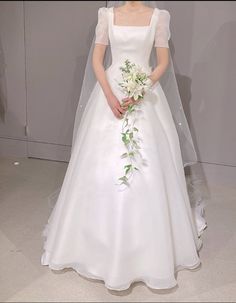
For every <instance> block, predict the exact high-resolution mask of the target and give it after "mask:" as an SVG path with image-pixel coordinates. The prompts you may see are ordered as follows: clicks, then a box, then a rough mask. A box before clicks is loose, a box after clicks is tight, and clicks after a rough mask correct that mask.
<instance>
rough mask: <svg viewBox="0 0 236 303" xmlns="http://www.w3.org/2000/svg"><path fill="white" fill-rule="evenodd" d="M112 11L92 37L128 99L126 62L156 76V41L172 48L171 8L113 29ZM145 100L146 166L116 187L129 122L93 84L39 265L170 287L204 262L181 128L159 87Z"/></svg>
mask: <svg viewBox="0 0 236 303" xmlns="http://www.w3.org/2000/svg"><path fill="white" fill-rule="evenodd" d="M113 14H114V11H113V8H112V7H111V8H106V7H102V8H100V9H99V13H98V18H99V20H98V25H97V28H96V35H97V36H96V42H95V43H103V44H108V43H110V45H111V51H112V65H111V66H110V67H109V68H108V69H107V70H106V75H107V79H108V81H109V83H110V85H111V88H112V90H113V92H114V94H115V95H116V96H117V97H118V99H119V100H121V98H123V97H124V95H123V94H122V92H121V91H120V89H119V88H118V85H117V80H120V79H121V71H120V70H119V67H120V65H121V64H122V63H123V62H124V60H125V59H127V58H129V59H130V60H131V61H133V62H135V63H137V64H139V65H141V66H142V68H143V69H144V70H145V71H146V72H147V73H150V71H151V69H150V67H149V64H148V60H149V55H150V52H151V49H152V47H153V43H155V46H166V47H168V37H167V36H166V35H165V30H167V28H166V27H165V26H166V24H165V20H166V18H168V14H169V13H168V11H165V10H159V9H157V8H156V9H154V11H153V15H152V18H151V22H150V24H149V26H119V25H115V24H114V22H113ZM161 20H163V24H161V23H159V25H158V21H159V22H160V21H161ZM157 26H159V29H160V31H159V33H160V34H159V35H157V34H156V33H157V32H156V27H157ZM161 32H162V33H163V35H162V34H161ZM108 39H109V42H108ZM139 106H140V108H139V110H138V113H137V120H136V126H137V128H138V129H139V132H138V135H139V138H140V145H141V150H140V152H141V154H142V156H143V158H145V162H146V165H141V164H140V166H139V171H136V172H135V174H134V176H133V178H132V182H131V184H130V186H129V187H126V188H124V187H121V186H120V185H117V179H118V178H119V177H120V176H122V175H123V166H124V164H125V162H126V159H122V158H121V157H120V155H121V154H122V153H124V152H125V146H124V143H123V142H122V140H121V134H120V132H121V125H122V122H123V121H122V120H121V119H118V118H116V117H115V116H114V114H113V113H112V111H111V109H110V107H109V106H108V103H107V100H106V98H105V95H104V93H103V90H102V88H101V86H100V85H99V83H98V82H97V83H96V85H95V87H94V89H93V91H92V92H91V95H90V98H89V100H88V103H87V105H86V108H85V112H84V114H83V117H82V120H81V124H80V128H79V131H78V134H77V138H76V141H75V145H74V147H73V149H72V153H71V158H70V161H69V164H68V168H67V171H66V175H65V178H64V182H63V185H62V188H61V192H60V195H59V197H58V200H57V203H56V205H55V206H54V209H53V211H52V213H51V216H50V218H49V220H48V223H47V224H46V225H45V228H44V230H43V236H44V237H45V238H46V239H45V242H44V252H43V254H42V257H41V264H42V265H48V266H49V267H50V268H51V269H54V270H60V269H63V268H68V267H70V268H73V269H74V270H75V271H77V272H78V273H79V274H81V275H82V276H85V277H88V278H92V279H99V280H103V281H104V282H105V286H106V287H107V288H109V289H113V290H124V289H127V288H129V286H130V285H131V283H132V282H134V281H143V282H145V284H146V285H147V286H149V287H151V288H155V289H164V288H171V287H174V286H175V285H176V284H177V281H176V277H175V273H176V271H178V270H180V269H185V268H187V269H193V268H196V267H198V266H199V265H200V259H199V256H198V251H199V249H200V247H201V245H202V240H201V238H200V237H198V230H197V227H196V224H195V222H194V220H193V214H192V209H191V207H190V201H189V196H188V192H187V187H186V179H185V175H184V169H183V162H182V157H181V150H180V145H179V139H178V135H177V130H176V128H175V124H174V121H173V118H172V114H171V111H170V108H169V106H168V102H167V100H166V97H165V94H164V92H163V90H162V88H161V85H160V84H159V83H156V84H155V85H154V87H153V88H152V89H151V90H150V91H148V92H147V93H146V94H145V97H144V99H143V100H142V102H141V104H140V105H139Z"/></svg>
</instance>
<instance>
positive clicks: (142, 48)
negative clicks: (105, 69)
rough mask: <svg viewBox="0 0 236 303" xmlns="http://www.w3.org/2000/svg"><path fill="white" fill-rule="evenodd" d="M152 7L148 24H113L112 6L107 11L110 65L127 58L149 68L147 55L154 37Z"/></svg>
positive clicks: (117, 63)
mask: <svg viewBox="0 0 236 303" xmlns="http://www.w3.org/2000/svg"><path fill="white" fill-rule="evenodd" d="M155 10H156V9H154V11H153V13H152V16H151V20H150V23H149V25H147V26H130V25H129V26H124V25H115V24H114V11H113V7H110V8H109V12H108V22H109V23H108V24H109V26H108V33H109V40H110V47H111V54H112V65H111V66H114V65H121V64H122V63H123V62H124V61H125V59H127V58H129V59H130V60H131V61H133V62H135V63H136V64H139V65H141V66H142V67H143V68H144V69H145V70H146V69H148V70H149V68H150V67H149V57H150V54H151V51H152V48H153V43H154V39H155V21H156V20H155V17H156V14H155V13H156V12H155Z"/></svg>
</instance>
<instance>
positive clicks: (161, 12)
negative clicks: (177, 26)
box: [158, 9, 170, 19]
mask: <svg viewBox="0 0 236 303" xmlns="http://www.w3.org/2000/svg"><path fill="white" fill-rule="evenodd" d="M158 11H159V15H160V16H161V17H163V18H166V19H170V12H169V11H168V10H167V9H159V10H158Z"/></svg>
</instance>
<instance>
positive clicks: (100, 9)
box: [98, 6, 108, 15]
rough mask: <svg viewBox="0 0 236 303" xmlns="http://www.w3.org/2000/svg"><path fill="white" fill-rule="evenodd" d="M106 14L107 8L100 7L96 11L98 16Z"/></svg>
mask: <svg viewBox="0 0 236 303" xmlns="http://www.w3.org/2000/svg"><path fill="white" fill-rule="evenodd" d="M107 12H108V7H106V6H102V7H99V9H98V15H105V14H106V13H107Z"/></svg>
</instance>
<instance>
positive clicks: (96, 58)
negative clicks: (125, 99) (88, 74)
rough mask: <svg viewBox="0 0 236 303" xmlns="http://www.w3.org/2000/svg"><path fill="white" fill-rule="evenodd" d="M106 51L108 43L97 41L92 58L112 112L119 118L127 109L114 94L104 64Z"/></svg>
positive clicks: (96, 74) (94, 68)
mask: <svg viewBox="0 0 236 303" xmlns="http://www.w3.org/2000/svg"><path fill="white" fill-rule="evenodd" d="M105 51H106V45H104V44H97V43H96V44H95V46H94V51H93V58H92V61H93V70H94V73H95V76H96V78H97V80H98V82H99V83H100V85H101V87H102V90H103V92H104V95H105V97H106V99H107V102H108V105H109V106H110V108H111V110H112V112H113V113H114V115H115V116H116V117H117V118H122V114H123V113H124V112H125V110H124V109H123V108H122V107H121V104H120V102H119V100H118V99H117V98H116V96H115V95H114V94H113V92H112V89H111V87H110V84H109V82H108V80H107V77H106V73H105V69H104V66H103V59H104V55H105Z"/></svg>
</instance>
